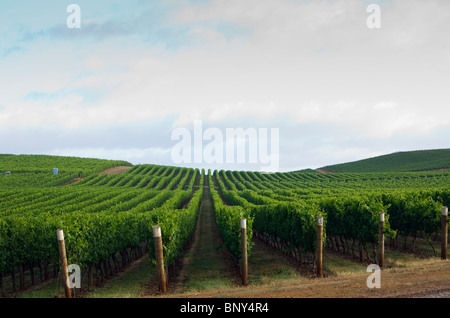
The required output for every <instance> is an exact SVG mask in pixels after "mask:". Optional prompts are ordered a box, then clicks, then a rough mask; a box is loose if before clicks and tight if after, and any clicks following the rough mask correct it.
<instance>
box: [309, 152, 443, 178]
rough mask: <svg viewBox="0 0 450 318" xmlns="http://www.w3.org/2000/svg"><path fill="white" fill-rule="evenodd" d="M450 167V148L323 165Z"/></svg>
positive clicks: (344, 168) (335, 168)
mask: <svg viewBox="0 0 450 318" xmlns="http://www.w3.org/2000/svg"><path fill="white" fill-rule="evenodd" d="M439 169H450V149H436V150H418V151H406V152H396V153H393V154H389V155H383V156H378V157H373V158H368V159H363V160H358V161H354V162H348V163H342V164H336V165H330V166H325V167H322V168H320V169H318V170H322V171H323V170H325V171H330V172H407V171H426V170H439Z"/></svg>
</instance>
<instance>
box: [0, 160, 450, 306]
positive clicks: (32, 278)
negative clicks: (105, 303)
mask: <svg viewBox="0 0 450 318" xmlns="http://www.w3.org/2000/svg"><path fill="white" fill-rule="evenodd" d="M2 158H3V159H5V160H4V161H3V162H2V163H0V168H1V171H0V172H2V171H10V172H11V174H2V175H0V189H1V192H0V239H1V241H0V275H1V276H0V283H1V286H0V287H1V293H2V295H3V297H6V298H9V297H25V298H27V297H46V298H52V297H54V296H55V295H60V296H61V297H64V289H63V286H62V278H61V269H60V262H59V255H58V247H57V240H56V229H58V228H61V229H63V230H64V239H65V246H66V254H67V262H68V264H77V265H79V266H80V268H81V278H82V284H81V285H82V286H81V287H82V288H81V290H80V289H75V290H74V292H75V295H76V296H77V297H86V298H88V297H106V298H112V297H125V298H126V297H131V298H137V297H147V298H167V297H169V298H170V297H174V298H175V297H185V298H191V297H192V298H193V297H251V298H258V297H267V298H272V297H275V298H277V297H281V298H283V297H299V298H300V297H338V298H340V297H416V296H417V297H419V296H430V295H432V296H436V297H444V296H445V295H448V291H450V276H448V275H449V269H450V265H449V263H448V260H441V234H442V232H441V211H442V207H443V206H448V205H449V203H450V202H449V201H450V188H449V185H450V172H449V171H421V172H420V171H419V172H417V171H416V172H411V171H403V172H342V173H320V172H317V171H311V170H308V171H298V172H289V173H272V174H267V173H259V172H248V171H247V172H246V171H217V170H216V171H211V170H209V171H206V170H199V169H192V168H182V167H171V166H158V165H135V166H133V165H131V164H129V163H126V162H123V161H107V160H99V159H82V158H69V157H67V158H64V157H50V156H12V155H2ZM449 166H450V164H449ZM441 167H442V166H441ZM53 168H59V170H58V174H56V175H52V169H53ZM109 169H111V170H109ZM421 170H427V169H421ZM103 172H109V173H103ZM381 211H383V212H385V222H384V225H383V226H384V227H383V233H384V236H385V256H384V266H383V271H382V276H381V277H382V288H380V289H370V288H368V287H367V286H366V279H367V277H368V275H369V274H370V273H367V271H366V268H367V266H368V265H369V264H378V263H379V261H380V259H379V256H378V253H377V246H378V243H379V242H378V240H379V239H378V238H379V236H378V235H379V232H378V226H379V217H380V216H379V214H380V212H381ZM319 216H320V217H323V236H322V240H323V243H324V246H325V248H324V251H323V277H322V278H317V277H316V276H317V275H316V270H317V268H316V262H315V261H316V258H317V251H318V250H317V246H316V240H317V226H316V221H317V217H319ZM241 218H246V220H247V233H246V234H247V236H246V241H247V246H248V248H247V251H248V255H249V258H248V263H249V277H248V278H249V285H248V286H245V287H243V286H241V285H242V283H241V275H240V273H241V268H242V252H241V240H240V231H241V229H240V220H241ZM154 225H159V226H160V227H161V232H162V241H163V246H164V250H163V252H164V262H165V269H166V273H167V278H168V291H167V293H161V291H160V290H159V286H158V281H157V278H156V267H155V264H154V263H155V248H154V238H153V234H152V227H153V226H154ZM447 297H448V296H447Z"/></svg>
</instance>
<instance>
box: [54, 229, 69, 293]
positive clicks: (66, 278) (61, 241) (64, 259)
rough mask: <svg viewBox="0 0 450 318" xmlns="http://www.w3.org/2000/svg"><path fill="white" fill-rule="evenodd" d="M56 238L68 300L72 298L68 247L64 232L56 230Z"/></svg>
mask: <svg viewBox="0 0 450 318" xmlns="http://www.w3.org/2000/svg"><path fill="white" fill-rule="evenodd" d="M56 238H57V239H58V250H59V258H60V261H61V266H62V269H61V270H62V274H63V284H64V291H65V293H66V298H72V293H71V291H70V287H69V284H68V281H69V272H68V270H67V257H66V246H65V244H64V232H63V230H61V229H58V230H56Z"/></svg>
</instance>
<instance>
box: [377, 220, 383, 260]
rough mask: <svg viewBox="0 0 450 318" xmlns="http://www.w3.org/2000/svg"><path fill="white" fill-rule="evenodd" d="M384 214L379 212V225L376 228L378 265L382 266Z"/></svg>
mask: <svg viewBox="0 0 450 318" xmlns="http://www.w3.org/2000/svg"><path fill="white" fill-rule="evenodd" d="M383 228H384V212H380V224H379V226H378V265H379V266H380V267H383V266H384V233H383Z"/></svg>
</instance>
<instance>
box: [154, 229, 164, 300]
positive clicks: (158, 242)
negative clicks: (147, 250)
mask: <svg viewBox="0 0 450 318" xmlns="http://www.w3.org/2000/svg"><path fill="white" fill-rule="evenodd" d="M153 240H154V242H155V257H156V267H157V271H158V282H159V290H160V291H161V292H163V293H165V292H166V291H167V285H166V274H165V272H164V255H163V244H162V238H161V227H160V226H158V225H155V226H153Z"/></svg>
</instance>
